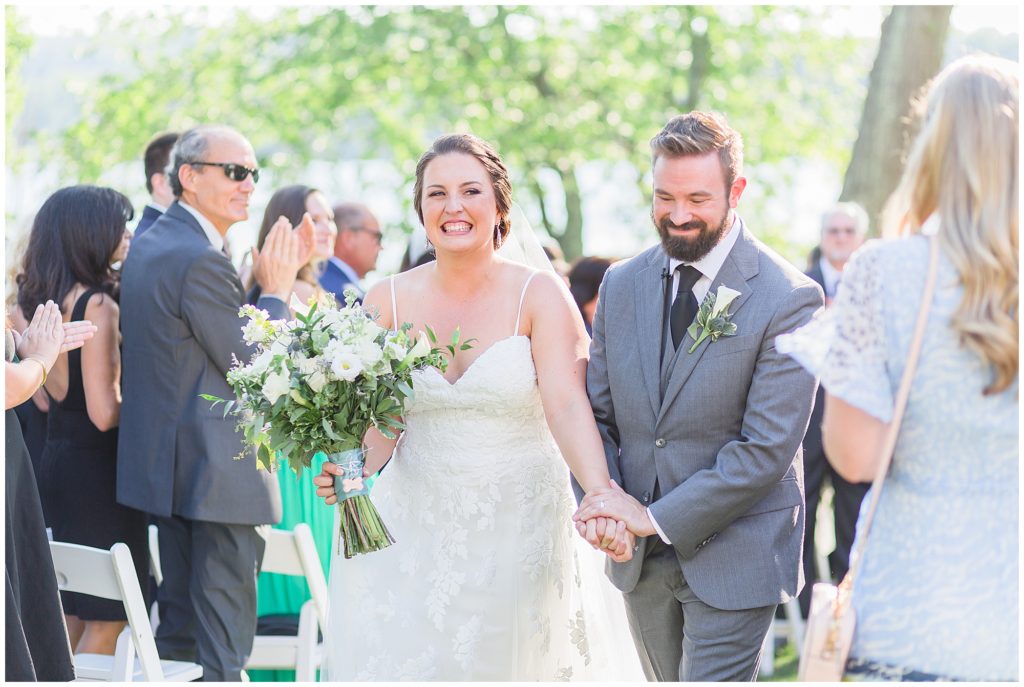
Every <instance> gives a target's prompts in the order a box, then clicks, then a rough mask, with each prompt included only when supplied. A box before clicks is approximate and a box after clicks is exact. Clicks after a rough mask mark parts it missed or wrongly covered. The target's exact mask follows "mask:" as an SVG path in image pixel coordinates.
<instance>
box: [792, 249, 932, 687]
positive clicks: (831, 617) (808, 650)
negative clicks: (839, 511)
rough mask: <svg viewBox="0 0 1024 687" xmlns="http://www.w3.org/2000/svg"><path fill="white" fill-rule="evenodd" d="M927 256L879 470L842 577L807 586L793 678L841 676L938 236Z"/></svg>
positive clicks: (927, 303)
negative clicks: (859, 576)
mask: <svg viewBox="0 0 1024 687" xmlns="http://www.w3.org/2000/svg"><path fill="white" fill-rule="evenodd" d="M929 243H930V244H931V245H930V251H931V252H930V255H929V259H928V277H927V280H926V282H925V287H924V296H923V297H922V298H921V306H920V308H919V309H918V312H917V323H916V324H915V327H914V338H913V339H912V340H911V342H910V351H909V352H908V355H907V366H906V369H904V370H903V377H902V378H901V379H900V386H899V390H898V392H897V394H896V404H895V407H894V408H893V416H892V421H891V422H890V423H889V428H888V430H887V432H886V435H885V442H884V443H883V444H882V460H881V462H880V463H879V464H878V473H877V474H876V475H875V479H874V482H873V483H872V485H871V502H870V503H869V505H868V509H867V512H866V513H865V514H864V527H863V534H861V536H860V537H859V538H858V540H857V548H856V550H855V551H854V553H853V555H852V556H851V561H852V564H851V565H850V569H849V571H847V573H846V576H845V577H843V581H842V582H840V583H839V585H838V586H836V585H834V584H829V583H828V582H818V583H816V584H815V585H814V588H813V589H812V591H811V608H810V612H809V613H808V615H807V629H806V631H805V633H804V645H803V649H802V651H801V652H800V668H799V670H798V672H797V679H798V680H800V681H803V682H839V681H840V680H842V678H843V671H844V670H845V668H846V660H847V658H849V656H850V647H851V646H853V633H854V629H855V627H856V624H857V619H856V616H855V614H854V610H853V606H852V605H851V601H852V596H853V581H854V580H855V579H856V577H857V573H858V572H859V571H860V567H861V564H862V563H863V561H864V547H865V544H867V539H868V533H869V532H870V531H871V523H872V521H873V520H874V519H875V509H876V508H877V507H878V500H879V497H880V496H881V495H882V483H883V482H884V481H885V475H886V473H887V472H888V471H889V464H890V463H891V462H892V452H893V449H894V448H895V446H896V438H897V437H898V436H899V432H900V423H901V421H902V420H903V411H904V410H905V409H906V407H907V397H908V396H909V395H910V384H911V381H912V380H913V378H914V370H915V369H916V368H917V359H918V357H919V356H920V353H921V341H922V339H924V329H925V324H926V323H927V321H928V311H929V309H930V308H931V302H932V296H933V295H934V293H935V275H936V272H937V271H938V259H939V241H938V239H937V238H935V237H930V239H929Z"/></svg>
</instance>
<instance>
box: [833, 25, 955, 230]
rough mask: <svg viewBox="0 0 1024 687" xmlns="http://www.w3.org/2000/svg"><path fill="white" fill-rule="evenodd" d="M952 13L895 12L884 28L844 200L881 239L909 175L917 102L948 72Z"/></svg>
mask: <svg viewBox="0 0 1024 687" xmlns="http://www.w3.org/2000/svg"><path fill="white" fill-rule="evenodd" d="M951 10H952V7H950V6H949V5H945V6H941V7H934V6H923V5H915V6H895V7H893V8H892V11H891V12H890V13H889V16H888V17H886V18H885V21H884V22H882V35H881V38H880V40H879V43H878V54H877V55H876V56H875V64H874V66H872V68H871V75H870V77H869V78H868V94H867V98H866V99H865V101H864V113H863V114H862V115H861V121H860V130H859V132H858V134H857V142H856V143H855V144H854V146H853V156H852V157H851V158H850V165H849V167H847V168H846V177H845V179H844V180H843V192H842V193H841V194H840V196H839V198H840V200H844V201H856V202H858V203H860V204H861V205H863V206H864V209H865V210H867V213H868V217H870V218H871V221H872V233H876V234H877V233H878V228H879V220H880V218H881V213H882V210H883V208H884V206H885V202H886V200H887V199H888V198H889V195H890V194H891V193H892V192H893V190H895V188H896V184H897V183H898V182H899V179H900V174H902V172H903V164H904V161H905V156H906V153H907V145H908V142H909V140H910V137H911V135H912V133H913V132H912V131H910V127H909V126H908V124H907V122H906V116H907V113H908V112H909V109H910V101H911V98H913V97H914V96H915V95H916V94H917V92H918V90H919V89H920V88H921V86H923V85H924V84H925V83H926V82H927V81H928V79H930V78H932V77H933V76H934V75H935V74H936V73H937V72H938V71H939V68H940V67H941V66H942V55H943V52H944V49H945V45H946V34H947V32H948V30H949V14H950V11H951Z"/></svg>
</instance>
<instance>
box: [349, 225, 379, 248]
mask: <svg viewBox="0 0 1024 687" xmlns="http://www.w3.org/2000/svg"><path fill="white" fill-rule="evenodd" d="M349 231H362V232H365V233H367V234H369V235H370V236H372V237H373V240H374V241H376V242H377V245H378V246H379V245H381V243H382V242H383V240H384V234H382V233H381V232H379V231H374V230H373V229H367V228H366V227H352V228H350V229H349Z"/></svg>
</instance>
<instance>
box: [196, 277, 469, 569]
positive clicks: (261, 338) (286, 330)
mask: <svg viewBox="0 0 1024 687" xmlns="http://www.w3.org/2000/svg"><path fill="white" fill-rule="evenodd" d="M328 298H330V302H328V301H327V299H326V298H325V299H323V300H322V301H320V302H313V303H312V304H311V305H309V306H306V305H304V304H302V303H301V302H299V301H298V300H297V299H295V298H294V297H293V298H292V308H293V309H294V310H295V312H296V314H295V319H294V320H291V321H284V320H271V319H269V315H268V314H267V312H266V311H264V310H259V309H258V308H256V307H255V306H252V305H245V306H243V307H242V308H241V310H240V311H239V316H240V317H244V318H248V322H247V323H246V324H245V325H244V326H243V327H242V333H243V338H244V339H245V341H246V342H247V343H249V344H250V345H252V346H254V347H255V351H254V353H253V355H252V357H251V359H250V360H249V362H247V363H244V362H242V361H239V360H237V359H235V360H234V362H233V365H232V368H231V370H230V371H229V372H228V374H227V381H228V383H229V384H230V385H231V387H232V389H233V390H234V392H235V395H236V398H235V399H234V400H227V399H222V398H218V397H216V396H211V395H209V394H202V398H204V399H206V400H208V401H211V402H213V404H214V406H216V405H217V404H219V403H224V404H225V408H224V414H225V416H227V414H228V413H231V414H234V415H235V416H237V417H238V418H239V423H238V426H239V429H240V431H241V432H242V433H243V435H244V437H245V446H246V448H245V450H243V452H242V454H241V455H239V456H237V458H241V457H244V456H245V455H246V454H247V452H248V450H249V449H252V448H255V449H256V460H257V465H258V466H259V467H260V468H263V469H267V470H273V469H274V468H275V459H274V457H275V455H278V454H280V455H282V456H285V457H287V460H288V464H289V465H290V466H291V468H292V469H293V470H295V471H296V472H297V473H298V472H301V470H302V469H303V468H304V467H305V468H310V467H312V460H313V456H314V455H315V454H316V453H317V452H318V451H322V452H324V453H327V454H339V453H342V452H345V451H353V450H360V449H361V448H362V444H363V436H364V435H365V434H366V432H367V430H368V429H369V428H370V427H375V428H376V429H377V430H378V431H380V432H381V433H382V434H383V435H385V436H387V437H389V438H395V437H396V436H397V433H398V432H399V431H401V430H403V429H404V428H405V425H404V424H403V423H402V421H401V416H402V414H403V413H404V412H405V408H406V405H407V403H408V401H409V400H410V399H411V398H412V397H413V382H412V373H413V372H414V371H416V370H419V369H424V368H426V367H436V368H438V369H439V370H440V371H441V372H442V373H443V372H444V371H445V369H446V368H447V365H448V357H447V356H445V355H444V349H447V351H448V353H449V354H450V355H452V356H454V354H455V351H456V350H457V349H460V350H465V349H467V348H469V347H470V342H465V343H461V344H460V334H459V331H458V330H456V331H455V332H454V333H453V334H452V339H451V343H449V344H447V345H445V346H443V347H440V346H438V345H437V337H436V336H435V334H434V332H433V331H431V330H430V328H429V327H428V328H427V333H426V334H423V333H421V334H420V336H419V337H417V338H413V337H411V336H410V335H409V330H410V329H411V327H412V325H410V324H408V323H406V324H403V325H402V326H401V327H400V328H398V330H396V331H390V330H387V329H384V328H383V327H380V326H379V325H378V324H377V323H376V322H375V321H374V317H373V316H372V314H371V313H369V312H368V311H366V310H365V309H364V308H363V307H362V306H361V305H359V304H357V303H355V302H354V300H353V296H352V295H351V294H350V295H349V297H348V299H347V301H346V305H345V307H343V308H338V307H336V306H335V305H333V297H330V296H328ZM338 501H339V505H340V506H341V507H342V512H343V515H344V517H343V522H342V533H343V534H345V533H346V532H348V533H349V534H351V535H352V536H353V537H354V538H355V539H356V540H357V541H356V542H355V543H353V542H351V541H350V537H349V536H346V537H345V543H346V557H349V554H350V552H351V553H363V552H365V551H372V550H377V549H378V548H383V547H384V546H387V545H389V544H390V543H392V542H393V539H391V536H390V534H389V533H387V529H386V528H384V527H383V524H382V523H380V522H379V517H378V516H377V515H376V509H374V508H373V504H372V503H370V502H369V498H368V496H366V495H365V493H364V492H360V493H357V494H356V495H355V496H352V497H347V498H346V495H345V494H342V493H340V492H339V493H338ZM364 501H365V502H364ZM367 518H371V519H376V522H367ZM381 532H383V534H384V535H386V540H387V542H386V543H382V541H383V540H382V539H381V537H380V536H371V535H380V534H381ZM366 538H368V542H367V541H364V539H366Z"/></svg>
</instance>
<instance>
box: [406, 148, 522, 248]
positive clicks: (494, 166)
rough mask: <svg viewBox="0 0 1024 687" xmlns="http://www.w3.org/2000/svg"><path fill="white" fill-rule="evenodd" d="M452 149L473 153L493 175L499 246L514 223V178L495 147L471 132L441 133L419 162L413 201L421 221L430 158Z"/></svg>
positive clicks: (497, 244) (496, 233)
mask: <svg viewBox="0 0 1024 687" xmlns="http://www.w3.org/2000/svg"><path fill="white" fill-rule="evenodd" d="M450 153H463V154H465V155H472V156H473V157H475V158H476V159H477V160H479V161H480V164H482V165H483V166H484V169H486V170H487V174H489V175H490V177H491V188H493V189H494V198H495V201H496V202H497V205H498V223H497V224H496V225H495V226H494V247H495V248H498V247H499V246H501V244H502V242H503V241H504V240H505V237H506V236H508V232H509V231H510V230H511V227H512V225H511V223H510V222H509V218H508V215H509V212H510V211H511V210H512V182H511V181H510V180H509V178H508V169H507V168H506V167H505V163H504V162H502V161H501V158H500V157H498V153H497V151H496V150H494V147H493V146H491V144H490V143H488V142H487V141H485V140H483V139H482V138H477V137H476V136H473V135H472V134H446V135H444V136H441V137H440V138H438V139H437V140H436V141H434V143H433V145H431V146H430V149H429V150H428V151H427V152H425V153H423V156H422V157H421V158H420V161H419V162H417V163H416V184H415V186H413V192H412V194H413V201H412V202H413V205H415V206H416V214H417V215H418V216H419V218H420V224H423V173H424V172H425V171H426V169H427V165H428V164H430V161H431V160H433V159H434V158H436V157H440V156H442V155H448V154H450Z"/></svg>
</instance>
